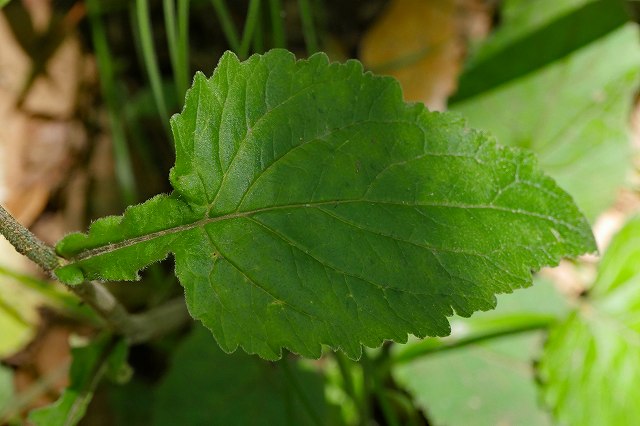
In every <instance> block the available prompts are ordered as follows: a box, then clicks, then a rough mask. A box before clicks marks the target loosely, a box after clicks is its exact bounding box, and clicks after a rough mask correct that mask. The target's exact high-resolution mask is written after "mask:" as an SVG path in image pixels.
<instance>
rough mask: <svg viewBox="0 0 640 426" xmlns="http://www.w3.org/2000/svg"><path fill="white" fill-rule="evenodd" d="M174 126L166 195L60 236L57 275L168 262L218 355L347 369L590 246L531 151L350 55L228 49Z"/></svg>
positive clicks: (569, 204) (436, 331)
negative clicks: (331, 363) (241, 53)
mask: <svg viewBox="0 0 640 426" xmlns="http://www.w3.org/2000/svg"><path fill="white" fill-rule="evenodd" d="M171 125H172V129H173V133H174V137H175V142H176V164H175V167H174V168H173V169H172V170H171V174H170V179H171V183H172V185H173V187H174V189H175V191H174V192H173V193H172V194H171V195H160V196H157V197H155V198H152V199H151V200H149V201H147V202H146V203H144V204H141V205H138V206H134V207H130V208H128V209H127V211H126V212H125V214H124V216H122V217H109V218H105V219H101V220H98V221H96V222H95V223H94V224H93V225H92V226H91V229H90V231H89V233H88V234H86V235H83V234H72V235H70V236H68V237H66V238H65V239H63V240H62V241H61V242H60V243H59V244H58V246H57V250H58V253H60V254H61V255H62V256H64V257H66V258H68V259H69V261H70V264H69V265H68V266H65V267H63V268H61V269H59V270H58V271H57V272H58V276H60V272H61V273H64V271H65V270H67V269H68V268H79V269H80V270H82V273H83V275H84V276H85V278H87V279H105V280H134V279H137V278H138V271H139V270H140V269H142V268H144V267H146V266H147V265H149V264H150V263H153V262H157V261H160V260H162V259H165V258H166V257H167V256H168V254H169V253H172V254H173V255H174V256H175V259H176V274H177V276H178V278H179V280H180V282H181V284H182V285H183V286H184V288H185V296H186V300H187V304H188V307H189V310H190V312H191V314H192V316H193V317H194V318H196V319H198V320H200V321H202V322H203V323H204V324H205V326H206V327H207V328H209V329H210V330H212V332H213V334H214V336H215V337H216V339H217V341H218V343H219V344H220V346H221V347H222V348H223V349H224V350H225V351H227V352H231V351H234V350H235V349H236V348H237V347H238V346H242V347H243V348H244V349H245V350H246V351H247V352H249V353H257V354H259V355H260V356H262V357H264V358H268V359H277V358H279V357H280V356H281V350H282V348H283V347H285V348H288V349H290V350H292V351H294V352H296V353H299V354H302V355H305V356H308V357H319V356H320V354H321V345H322V344H327V345H329V346H331V347H332V348H340V349H342V350H343V351H345V353H346V354H347V355H349V356H350V357H352V358H357V357H359V356H360V354H361V350H362V347H361V344H364V345H367V346H371V347H374V346H379V345H380V344H381V343H382V342H383V340H384V339H392V340H395V341H398V342H405V341H406V340H407V334H408V333H411V334H414V335H416V336H419V337H424V336H427V335H438V336H442V335H446V334H448V333H449V331H450V330H449V323H448V321H447V319H446V317H447V316H450V315H452V314H453V313H454V312H457V313H458V314H460V315H463V316H469V315H471V314H472V313H473V312H474V311H477V310H488V309H492V308H493V307H494V306H495V296H494V295H495V294H496V293H505V292H511V291H512V290H514V289H516V288H522V287H527V286H529V285H530V283H531V271H532V270H537V269H539V268H541V267H542V266H545V265H555V264H557V262H558V260H559V259H560V258H561V257H563V256H576V255H579V254H581V253H584V252H586V251H592V250H594V248H595V246H594V243H593V237H592V235H591V231H590V229H589V225H588V223H587V222H586V220H585V219H584V217H583V216H582V214H581V213H580V212H579V211H578V209H577V208H576V206H575V205H574V204H573V201H572V200H571V198H570V197H569V196H568V195H567V194H566V193H565V192H563V191H562V190H561V189H559V188H558V187H557V186H556V184H555V183H554V182H553V180H551V179H550V178H548V177H546V176H544V175H543V174H542V173H541V172H540V171H539V169H538V168H537V166H536V163H535V160H534V158H533V157H532V156H531V155H530V154H527V153H524V152H520V151H517V150H512V149H505V148H501V147H499V146H497V145H496V144H495V142H494V141H493V140H492V139H491V138H490V137H488V136H487V135H486V134H483V133H479V132H476V131H473V130H471V129H469V128H467V127H466V126H465V124H464V122H463V121H462V120H461V119H459V118H456V117H455V116H452V115H449V114H441V113H431V112H428V111H427V110H426V109H425V108H424V106H423V105H422V104H405V103H404V102H402V93H401V90H400V87H399V85H398V83H397V82H396V81H395V80H393V79H391V78H387V77H377V76H374V75H372V74H370V73H364V74H363V71H362V66H361V65H360V63H358V62H356V61H348V62H347V63H345V64H337V63H333V64H329V62H328V59H327V57H326V55H324V54H317V55H314V56H312V57H311V58H309V59H308V60H301V61H295V59H294V57H293V55H292V54H291V53H288V52H286V51H283V50H274V51H271V52H269V53H267V54H265V55H254V56H252V57H251V58H250V59H249V60H247V61H245V62H240V61H239V60H238V59H237V58H236V57H235V56H234V55H233V54H231V53H227V54H225V55H224V56H223V58H222V59H221V61H220V63H219V65H218V67H217V69H216V71H215V72H214V75H213V76H212V77H211V78H210V79H206V78H205V77H204V76H203V75H202V74H197V75H196V78H195V81H194V85H193V87H192V88H191V89H190V91H189V93H188V94H187V99H186V102H185V108H184V110H183V112H182V113H181V114H179V115H176V116H174V117H173V119H172V121H171Z"/></svg>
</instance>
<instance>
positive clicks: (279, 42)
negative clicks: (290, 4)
mask: <svg viewBox="0 0 640 426" xmlns="http://www.w3.org/2000/svg"><path fill="white" fill-rule="evenodd" d="M269 14H270V17H271V31H272V32H273V47H283V48H284V47H286V41H285V40H286V39H285V33H284V20H283V19H282V0H269Z"/></svg>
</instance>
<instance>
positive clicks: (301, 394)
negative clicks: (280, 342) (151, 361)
mask: <svg viewBox="0 0 640 426" xmlns="http://www.w3.org/2000/svg"><path fill="white" fill-rule="evenodd" d="M284 363H286V365H285V364H284ZM285 368H286V369H287V370H285ZM323 392H324V388H323V380H322V377H321V376H320V375H319V374H317V373H315V372H313V371H311V370H305V369H303V368H301V366H300V365H299V363H297V362H295V361H293V360H282V361H280V362H278V363H275V364H272V363H269V362H266V361H262V360H260V359H259V358H256V357H251V356H249V355H246V354H243V353H236V354H233V355H227V354H225V353H224V352H222V351H221V350H220V349H218V348H217V347H216V345H215V343H214V342H213V339H212V337H211V333H210V332H209V331H208V330H206V329H205V328H202V327H198V328H196V329H195V330H194V331H193V332H192V333H191V335H190V336H189V337H187V339H186V340H185V341H184V342H183V343H182V345H181V346H180V347H179V348H178V349H177V350H176V351H175V354H174V358H173V362H172V367H171V369H170V370H169V372H168V373H167V375H166V376H165V378H164V380H163V381H162V382H161V383H160V385H159V387H158V388H157V390H156V394H155V398H154V402H155V403H154V409H153V414H154V417H153V420H154V422H153V424H154V425H155V426H163V425H167V426H174V425H228V426H233V425H238V426H241V425H242V426H244V425H252V426H258V425H265V426H266V425H316V426H319V425H321V424H336V423H329V422H328V417H327V415H328V409H329V407H328V406H327V404H326V403H325V399H324V395H323Z"/></svg>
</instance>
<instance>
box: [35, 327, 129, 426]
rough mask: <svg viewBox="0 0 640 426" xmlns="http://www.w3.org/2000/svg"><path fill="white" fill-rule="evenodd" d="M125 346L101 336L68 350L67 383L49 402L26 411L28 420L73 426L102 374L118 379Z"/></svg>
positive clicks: (44, 425) (125, 368) (123, 364)
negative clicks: (57, 397)
mask: <svg viewBox="0 0 640 426" xmlns="http://www.w3.org/2000/svg"><path fill="white" fill-rule="evenodd" d="M127 353H128V347H127V345H126V344H125V342H124V340H122V339H117V338H114V337H111V336H107V335H103V336H100V337H98V338H97V339H96V340H94V341H92V342H91V343H90V344H87V345H85V346H80V347H75V348H72V349H71V354H72V356H73V362H72V363H71V371H70V373H69V376H70V382H71V383H70V385H69V387H68V388H67V389H65V390H64V392H63V393H62V395H61V396H60V398H59V399H58V400H57V401H56V402H54V403H53V404H51V405H48V406H46V407H42V408H38V409H36V410H34V411H32V412H31V413H29V421H30V422H31V423H33V424H34V425H36V426H40V425H42V426H73V425H75V424H77V423H78V422H79V421H80V420H81V419H82V417H83V416H84V414H85V412H86V410H87V407H88V405H89V403H90V402H91V399H92V398H93V392H94V390H95V387H96V386H97V384H98V382H99V381H100V379H101V378H102V377H103V376H104V375H106V376H107V377H109V378H111V379H112V380H116V381H118V380H119V379H120V378H121V376H122V374H123V372H125V374H126V372H128V371H130V370H129V369H128V366H127V365H126V359H127Z"/></svg>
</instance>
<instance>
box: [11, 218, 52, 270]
mask: <svg viewBox="0 0 640 426" xmlns="http://www.w3.org/2000/svg"><path fill="white" fill-rule="evenodd" d="M0 234H2V235H3V236H4V237H5V238H6V239H7V240H8V241H9V242H10V243H11V245H12V246H13V247H15V249H16V251H17V252H18V253H20V254H23V255H25V256H27V257H28V258H29V259H31V260H32V261H33V262H35V263H36V264H37V265H38V266H40V267H41V268H42V269H44V270H45V271H47V272H49V273H51V272H53V270H54V269H56V268H57V267H59V266H60V265H61V259H60V258H58V256H57V255H56V252H55V250H54V249H53V247H50V246H48V245H47V244H45V243H44V242H42V241H40V239H38V237H36V236H35V235H34V234H33V233H32V232H31V231H29V230H28V229H27V228H25V227H24V226H22V225H21V224H20V223H18V221H17V220H15V219H14V218H13V216H11V215H10V214H9V212H7V211H6V210H5V209H4V207H2V206H0Z"/></svg>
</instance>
